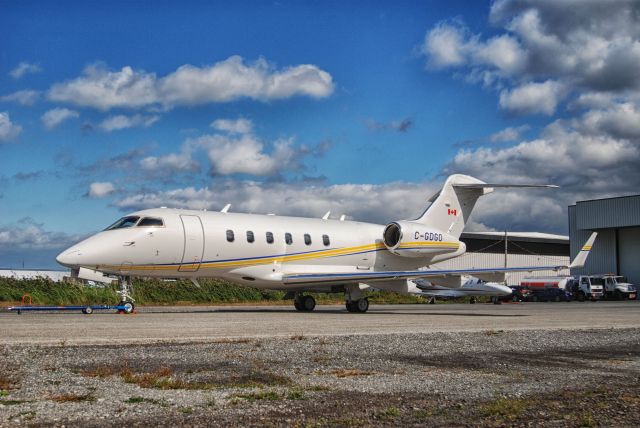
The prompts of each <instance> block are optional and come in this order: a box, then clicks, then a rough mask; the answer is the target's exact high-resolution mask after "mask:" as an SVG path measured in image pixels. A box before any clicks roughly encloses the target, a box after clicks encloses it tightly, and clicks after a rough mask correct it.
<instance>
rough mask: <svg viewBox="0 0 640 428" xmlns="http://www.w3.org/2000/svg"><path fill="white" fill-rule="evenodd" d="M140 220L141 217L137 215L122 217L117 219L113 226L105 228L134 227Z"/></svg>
mask: <svg viewBox="0 0 640 428" xmlns="http://www.w3.org/2000/svg"><path fill="white" fill-rule="evenodd" d="M138 220H140V217H138V216H135V215H130V216H127V217H122V218H121V219H120V220H118V221H116V222H115V223H113V224H112V225H111V226H109V227H107V228H106V229H105V230H114V229H125V228H127V227H133V226H135V225H136V223H137V222H138Z"/></svg>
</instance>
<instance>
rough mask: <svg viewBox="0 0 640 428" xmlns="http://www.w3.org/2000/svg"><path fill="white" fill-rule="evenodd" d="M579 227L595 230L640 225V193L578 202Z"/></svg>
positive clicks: (577, 217)
mask: <svg viewBox="0 0 640 428" xmlns="http://www.w3.org/2000/svg"><path fill="white" fill-rule="evenodd" d="M576 207H577V210H576V225H577V228H578V229H582V230H586V229H590V230H595V229H607V228H620V227H631V226H639V225H640V195H637V196H626V197H621V198H611V199H598V200H593V201H582V202H578V203H576Z"/></svg>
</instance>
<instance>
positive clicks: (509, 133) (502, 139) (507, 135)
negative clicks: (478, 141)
mask: <svg viewBox="0 0 640 428" xmlns="http://www.w3.org/2000/svg"><path fill="white" fill-rule="evenodd" d="M529 128H530V126H529V125H522V126H516V127H513V126H510V127H508V128H505V129H503V130H501V131H498V132H496V133H495V134H492V135H491V136H490V137H489V141H491V142H492V143H506V142H511V141H516V140H517V139H519V138H520V135H521V134H522V133H523V132H526V131H528V130H529Z"/></svg>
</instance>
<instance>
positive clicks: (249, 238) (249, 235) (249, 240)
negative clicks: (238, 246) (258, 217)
mask: <svg viewBox="0 0 640 428" xmlns="http://www.w3.org/2000/svg"><path fill="white" fill-rule="evenodd" d="M255 240H256V238H255V236H253V232H252V231H250V230H247V242H253V241H255Z"/></svg>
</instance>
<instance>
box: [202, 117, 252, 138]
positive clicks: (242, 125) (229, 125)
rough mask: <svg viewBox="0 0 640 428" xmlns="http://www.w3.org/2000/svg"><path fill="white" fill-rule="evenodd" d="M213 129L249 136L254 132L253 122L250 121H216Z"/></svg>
mask: <svg viewBox="0 0 640 428" xmlns="http://www.w3.org/2000/svg"><path fill="white" fill-rule="evenodd" d="M211 127H212V128H214V129H215V130H217V131H222V132H229V133H234V134H249V133H251V131H252V130H253V122H251V121H250V120H249V119H245V118H242V117H241V118H238V119H216V120H214V121H213V122H211Z"/></svg>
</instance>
